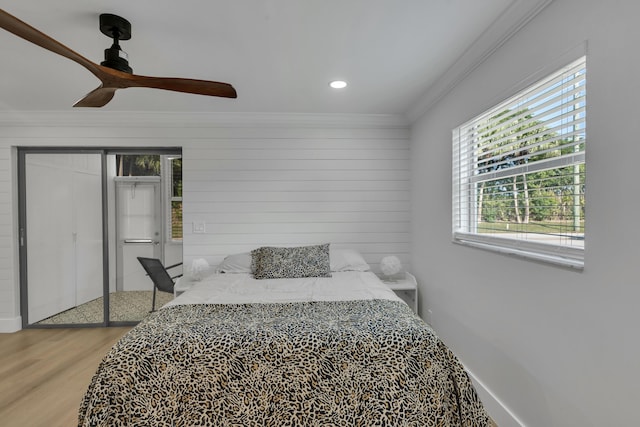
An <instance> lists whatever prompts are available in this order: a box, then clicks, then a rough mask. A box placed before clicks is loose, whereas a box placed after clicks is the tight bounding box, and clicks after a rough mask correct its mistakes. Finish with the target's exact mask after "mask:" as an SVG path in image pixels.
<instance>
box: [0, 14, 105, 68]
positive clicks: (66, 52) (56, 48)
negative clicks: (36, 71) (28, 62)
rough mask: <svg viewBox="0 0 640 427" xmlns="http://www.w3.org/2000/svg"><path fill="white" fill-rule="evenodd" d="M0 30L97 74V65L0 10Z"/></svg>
mask: <svg viewBox="0 0 640 427" xmlns="http://www.w3.org/2000/svg"><path fill="white" fill-rule="evenodd" d="M0 28H4V29H5V30H7V31H9V32H10V33H13V34H15V35H16V36H18V37H20V38H23V39H25V40H27V41H29V42H31V43H33V44H35V45H37V46H40V47H42V48H45V49H47V50H49V51H51V52H53V53H57V54H58V55H62V56H64V57H65V58H68V59H70V60H72V61H74V62H77V63H78V64H80V65H82V66H83V67H85V68H86V69H88V70H89V71H91V72H92V73H93V74H96V75H97V73H99V70H98V65H97V64H95V63H93V62H91V61H90V60H88V59H87V58H85V57H84V56H82V55H80V54H79V53H77V52H75V51H73V50H71V49H69V48H68V47H67V46H65V45H63V44H62V43H60V42H59V41H57V40H54V39H52V38H51V37H49V36H48V35H46V34H44V33H42V32H40V31H38V30H36V29H35V28H33V27H32V26H31V25H29V24H27V23H26V22H23V21H21V20H19V19H18V18H16V17H15V16H13V15H11V14H9V13H7V12H5V11H4V10H3V9H0Z"/></svg>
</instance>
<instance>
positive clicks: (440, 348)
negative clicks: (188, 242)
mask: <svg viewBox="0 0 640 427" xmlns="http://www.w3.org/2000/svg"><path fill="white" fill-rule="evenodd" d="M487 425H489V418H488V416H487V414H486V412H485V410H484V408H483V406H482V403H481V402H480V400H479V399H478V397H477V395H476V392H475V390H474V388H473V386H472V384H471V382H470V380H469V377H468V376H467V374H466V372H465V370H464V368H463V367H462V365H461V364H460V362H459V361H458V360H457V358H456V357H455V356H454V354H453V353H452V352H451V351H450V350H449V349H448V348H447V347H446V346H445V345H444V344H443V343H442V341H441V340H440V339H439V338H438V337H437V336H436V335H435V334H434V333H433V331H432V330H431V328H430V327H429V326H428V325H427V324H426V323H424V322H423V321H422V320H421V319H420V318H419V317H417V316H416V315H414V314H413V312H412V311H411V309H409V307H407V306H406V304H404V303H402V302H398V301H383V300H372V301H337V302H310V303H281V304H244V305H221V304H220V305H214V304H210V305H182V306H173V307H167V308H164V309H162V310H159V311H157V312H155V313H153V314H151V315H150V316H149V317H147V318H146V319H145V320H144V321H143V322H141V323H140V324H139V325H138V326H137V327H135V328H134V329H132V330H131V331H130V332H129V333H128V334H126V335H125V336H124V337H123V338H122V339H121V340H120V341H119V342H118V343H117V344H116V345H115V346H114V347H113V348H112V350H111V351H110V352H109V353H108V354H107V355H106V356H105V358H104V360H103V361H102V363H101V364H100V367H99V368H98V371H97V373H96V374H95V376H94V377H93V379H92V381H91V384H90V385H89V388H88V390H87V393H86V394H85V396H84V399H83V401H82V404H81V407H80V413H79V426H128V427H133V426H154V427H157V426H167V427H169V426H172V427H173V426H176V427H191V426H274V427H282V426H465V427H471V426H487Z"/></svg>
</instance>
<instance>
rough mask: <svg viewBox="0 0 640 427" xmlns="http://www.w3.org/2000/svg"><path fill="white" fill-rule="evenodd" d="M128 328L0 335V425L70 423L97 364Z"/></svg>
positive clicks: (74, 422)
mask: <svg viewBox="0 0 640 427" xmlns="http://www.w3.org/2000/svg"><path fill="white" fill-rule="evenodd" d="M130 329H131V327H119V328H90V329H89V328H87V329H28V330H23V331H20V332H16V333H14V334H0V420H2V421H1V422H0V424H2V425H3V426H6V427H14V426H15V427H24V426H33V427H39V426H42V427H45V426H46V427H54V426H61V427H62V426H65V427H67V426H74V425H77V422H78V408H79V407H80V401H81V400H82V396H83V395H84V392H85V391H86V389H87V386H88V385H89V382H90V381H91V378H92V376H93V374H94V373H95V371H96V369H97V368H98V365H99V363H100V361H101V360H102V358H103V357H104V355H105V354H106V353H107V351H108V350H109V349H110V348H111V346H113V344H114V343H115V342H116V341H117V340H118V339H119V338H120V337H121V336H122V335H124V334H125V333H126V332H127V331H129V330H130Z"/></svg>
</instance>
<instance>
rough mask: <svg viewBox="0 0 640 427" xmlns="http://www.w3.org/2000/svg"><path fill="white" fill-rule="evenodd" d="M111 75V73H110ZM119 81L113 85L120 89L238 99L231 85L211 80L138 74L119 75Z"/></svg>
mask: <svg viewBox="0 0 640 427" xmlns="http://www.w3.org/2000/svg"><path fill="white" fill-rule="evenodd" d="M110 74H111V73H110ZM118 76H119V79H118V80H119V81H118V82H113V83H112V84H115V85H117V86H118V87H121V88H124V87H147V88H153V89H164V90H171V91H174V92H185V93H194V94H198V95H208V96H218V97H223V98H237V97H238V94H237V93H236V90H235V89H234V87H233V86H231V85H230V84H229V83H222V82H213V81H209V80H196V79H181V78H175V77H149V76H139V75H136V74H126V73H118Z"/></svg>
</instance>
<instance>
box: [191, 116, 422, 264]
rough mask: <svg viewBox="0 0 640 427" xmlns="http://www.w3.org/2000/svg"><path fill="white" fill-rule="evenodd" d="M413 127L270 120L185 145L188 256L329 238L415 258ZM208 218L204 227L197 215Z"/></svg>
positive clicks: (377, 255)
mask: <svg viewBox="0 0 640 427" xmlns="http://www.w3.org/2000/svg"><path fill="white" fill-rule="evenodd" d="M409 155H410V153H409V143H408V138H407V133H406V131H404V130H402V129H396V130H391V131H390V130H388V129H387V130H380V129H374V130H371V129H342V130H339V131H337V130H336V129H331V130H322V129H314V130H312V131H310V130H309V129H296V130H295V131H292V130H283V129H280V130H277V129H275V130H274V129H268V131H266V132H264V134H263V135H262V136H259V137H253V138H226V137H225V138H212V139H208V140H202V141H198V142H193V143H191V144H188V145H186V146H185V147H184V149H183V162H184V163H183V169H184V172H183V173H184V188H183V192H184V193H183V200H184V214H183V215H184V216H183V220H184V233H185V234H184V259H185V263H186V265H189V263H190V262H191V261H192V260H193V259H195V258H204V259H206V260H207V261H209V263H210V264H216V263H218V262H219V261H221V260H222V258H223V257H224V256H225V255H228V254H231V253H238V252H245V251H248V250H251V249H254V248H256V247H259V246H262V245H274V246H298V245H306V244H318V243H331V244H332V245H333V246H335V247H350V248H355V249H357V250H359V251H360V252H361V253H362V254H363V255H364V257H365V259H366V260H367V262H369V263H370V264H371V265H372V267H373V268H374V270H377V266H378V263H379V261H380V259H381V258H382V257H383V256H385V255H388V254H395V255H398V256H399V257H400V259H401V260H402V262H403V264H405V265H407V266H408V263H409V242H410V235H409V185H410V184H409ZM197 224H204V225H205V231H204V233H197V232H194V230H195V228H197V227H194V225H197Z"/></svg>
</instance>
